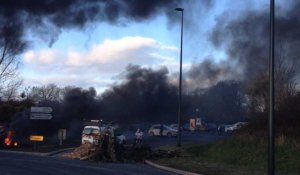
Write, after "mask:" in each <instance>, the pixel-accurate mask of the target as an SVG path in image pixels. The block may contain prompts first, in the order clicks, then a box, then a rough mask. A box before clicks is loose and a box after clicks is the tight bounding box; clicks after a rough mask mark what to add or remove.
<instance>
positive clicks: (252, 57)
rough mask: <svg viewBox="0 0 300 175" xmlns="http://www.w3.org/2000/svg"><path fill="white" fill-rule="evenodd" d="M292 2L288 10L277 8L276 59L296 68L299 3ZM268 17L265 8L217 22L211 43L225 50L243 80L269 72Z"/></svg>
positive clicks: (298, 38) (299, 21) (224, 17)
mask: <svg viewBox="0 0 300 175" xmlns="http://www.w3.org/2000/svg"><path fill="white" fill-rule="evenodd" d="M292 2H293V3H292V5H291V6H290V7H289V8H282V7H280V6H278V7H277V8H276V19H275V39H276V40H275V42H276V44H275V47H276V55H275V57H276V58H275V59H277V60H279V59H284V60H288V62H289V63H290V64H294V65H297V66H299V61H298V60H299V58H298V56H299V50H300V49H299V47H300V45H299V44H300V30H299V28H300V13H299V7H300V3H299V2H298V1H292ZM286 9H287V10H286ZM269 16H270V15H269V11H268V8H266V9H265V10H251V11H247V12H245V13H244V14H243V15H242V16H241V17H237V18H234V19H230V18H229V19H228V18H227V16H226V15H223V16H222V17H219V18H217V20H216V22H217V23H216V25H215V27H214V29H213V32H212V34H211V41H212V43H213V45H214V46H215V47H216V48H218V49H225V50H226V53H227V55H228V62H237V64H238V66H239V67H240V68H242V70H243V78H244V79H245V80H249V79H253V78H255V77H256V76H257V75H259V74H261V73H263V72H266V71H267V70H268V56H269Z"/></svg>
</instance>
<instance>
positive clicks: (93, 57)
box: [65, 36, 176, 66]
mask: <svg viewBox="0 0 300 175" xmlns="http://www.w3.org/2000/svg"><path fill="white" fill-rule="evenodd" d="M175 50H176V48H175V47H172V46H165V45H163V44H161V43H159V42H157V41H155V40H154V39H152V38H144V37H140V36H134V37H131V36H130V37H123V38H121V39H119V40H111V39H106V40H105V41H104V42H103V43H101V44H98V45H94V46H92V48H91V49H90V50H88V51H87V52H85V53H79V52H77V51H71V52H70V53H68V57H67V60H66V62H65V63H66V65H68V66H85V65H91V64H114V63H115V64H120V63H121V64H128V63H133V64H140V63H145V62H153V61H152V60H153V58H156V57H153V58H152V59H150V58H149V57H152V55H151V52H155V53H157V54H158V53H159V52H170V53H171V52H174V51H175ZM154 61H155V60H154Z"/></svg>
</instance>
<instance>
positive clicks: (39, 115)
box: [30, 107, 53, 120]
mask: <svg viewBox="0 0 300 175" xmlns="http://www.w3.org/2000/svg"><path fill="white" fill-rule="evenodd" d="M52 111H53V110H52V108H51V107H31V108H30V119H31V120H51V119H52V117H53V116H52V114H51V112H52Z"/></svg>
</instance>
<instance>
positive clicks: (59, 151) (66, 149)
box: [0, 148, 74, 156]
mask: <svg viewBox="0 0 300 175" xmlns="http://www.w3.org/2000/svg"><path fill="white" fill-rule="evenodd" d="M72 149H74V148H64V149H60V150H56V151H52V152H48V153H38V152H24V151H10V150H0V152H7V153H16V154H26V155H34V156H53V155H55V154H58V153H61V152H64V151H68V150H72Z"/></svg>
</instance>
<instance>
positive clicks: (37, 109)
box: [30, 107, 53, 114]
mask: <svg viewBox="0 0 300 175" xmlns="http://www.w3.org/2000/svg"><path fill="white" fill-rule="evenodd" d="M52 111H53V110H52V108H51V107H31V108H30V112H32V113H47V114H49V113H51V112H52Z"/></svg>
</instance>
